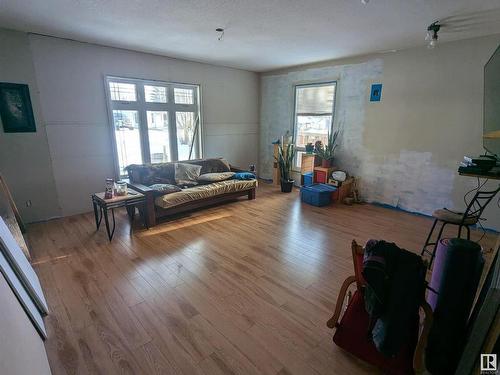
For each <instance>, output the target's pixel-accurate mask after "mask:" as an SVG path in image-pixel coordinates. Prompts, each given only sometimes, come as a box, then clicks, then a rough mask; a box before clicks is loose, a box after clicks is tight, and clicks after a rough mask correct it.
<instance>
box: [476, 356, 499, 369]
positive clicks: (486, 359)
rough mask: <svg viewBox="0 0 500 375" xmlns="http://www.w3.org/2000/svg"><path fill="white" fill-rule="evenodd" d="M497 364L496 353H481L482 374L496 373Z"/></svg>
mask: <svg viewBox="0 0 500 375" xmlns="http://www.w3.org/2000/svg"><path fill="white" fill-rule="evenodd" d="M497 364H498V362H497V355H496V354H481V364H480V365H481V374H496V373H497Z"/></svg>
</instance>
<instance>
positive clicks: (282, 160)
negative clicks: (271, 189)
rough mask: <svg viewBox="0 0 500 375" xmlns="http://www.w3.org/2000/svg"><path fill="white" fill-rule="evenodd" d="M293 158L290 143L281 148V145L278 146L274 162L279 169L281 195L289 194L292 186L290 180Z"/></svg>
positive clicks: (292, 181)
mask: <svg viewBox="0 0 500 375" xmlns="http://www.w3.org/2000/svg"><path fill="white" fill-rule="evenodd" d="M294 157H295V146H294V145H293V144H291V143H289V144H288V145H285V146H283V144H279V145H278V156H277V157H276V161H277V162H278V166H279V169H280V177H281V191H282V192H283V193H290V192H291V191H292V187H293V184H294V182H295V181H294V180H293V179H292V165H293V159H294Z"/></svg>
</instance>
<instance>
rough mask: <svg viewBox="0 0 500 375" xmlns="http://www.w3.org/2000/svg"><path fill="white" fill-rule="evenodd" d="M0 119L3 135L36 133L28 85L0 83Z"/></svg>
mask: <svg viewBox="0 0 500 375" xmlns="http://www.w3.org/2000/svg"><path fill="white" fill-rule="evenodd" d="M0 118H1V120H2V124H3V130H4V132H5V133H30V132H36V126H35V119H34V117H33V108H32V106H31V99H30V91H29V87H28V85H25V84H19V83H6V82H0Z"/></svg>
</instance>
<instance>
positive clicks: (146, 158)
mask: <svg viewBox="0 0 500 375" xmlns="http://www.w3.org/2000/svg"><path fill="white" fill-rule="evenodd" d="M110 82H119V83H132V84H134V85H135V87H136V99H137V100H136V101H135V102H131V101H118V100H111V92H110V89H109V83H110ZM104 86H105V93H106V105H107V111H108V122H109V129H110V135H111V140H112V146H113V147H112V148H113V162H114V169H115V177H116V178H123V177H126V176H124V175H121V174H120V166H119V160H118V149H117V145H116V138H115V132H114V120H113V110H136V111H138V112H139V127H140V128H141V130H140V132H139V134H140V137H141V154H142V155H141V156H142V160H143V163H150V161H151V159H150V158H151V155H150V152H149V143H148V142H146V138H147V118H146V112H147V111H168V123H169V134H171V135H172V136H171V137H170V145H169V146H170V149H171V150H172V160H171V161H177V158H178V150H177V134H176V133H177V129H176V118H175V114H176V112H194V113H195V115H196V114H198V116H199V119H198V121H199V124H198V131H197V136H196V141H195V147H197V148H198V150H199V154H200V157H203V152H204V142H203V131H202V129H203V121H202V120H203V119H202V113H201V86H200V85H199V84H194V83H177V82H165V81H157V80H149V79H141V78H127V77H118V76H113V75H105V76H104ZM144 86H161V87H166V88H167V103H150V102H146V100H145V97H144ZM174 88H189V89H193V88H196V91H197V94H196V95H194V98H193V104H179V103H175V100H174Z"/></svg>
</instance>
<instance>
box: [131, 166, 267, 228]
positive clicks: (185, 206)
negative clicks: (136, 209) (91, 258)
mask: <svg viewBox="0 0 500 375" xmlns="http://www.w3.org/2000/svg"><path fill="white" fill-rule="evenodd" d="M185 164H189V165H194V166H199V167H201V170H200V169H199V167H195V168H197V170H199V176H198V177H199V178H200V180H201V178H202V177H203V176H213V175H215V176H217V174H221V175H231V174H232V173H231V172H234V173H238V172H244V171H242V170H241V169H239V168H236V167H234V166H231V165H230V164H229V163H228V162H227V161H226V160H225V159H223V158H210V159H196V160H188V161H179V162H170V163H158V164H132V165H129V166H128V167H127V168H126V170H127V173H128V177H129V181H128V186H129V187H130V188H132V189H134V190H136V191H138V192H140V193H142V194H144V195H145V196H146V212H144V213H143V214H144V215H145V216H146V222H147V224H148V226H149V227H151V226H154V225H156V223H157V222H158V220H159V219H161V218H164V217H168V216H170V215H174V214H177V213H180V212H185V211H190V210H194V209H197V208H201V207H205V206H211V205H214V204H218V203H221V202H224V201H228V200H234V199H236V198H238V197H240V196H247V197H248V199H255V189H256V187H257V180H256V179H255V178H253V179H234V178H232V177H229V178H228V179H224V180H221V181H215V182H207V181H203V182H201V181H196V180H195V179H193V181H191V180H189V181H184V180H182V181H179V180H178V179H176V177H178V174H177V171H178V168H180V166H181V165H184V166H185ZM189 168H191V167H189ZM236 177H238V176H236ZM158 186H167V187H170V188H171V189H170V190H173V191H169V192H167V193H164V192H162V191H158Z"/></svg>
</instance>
